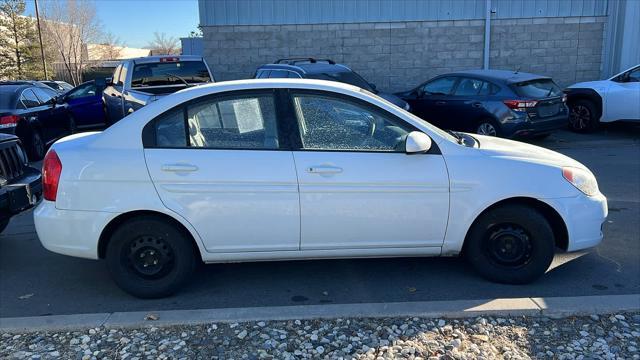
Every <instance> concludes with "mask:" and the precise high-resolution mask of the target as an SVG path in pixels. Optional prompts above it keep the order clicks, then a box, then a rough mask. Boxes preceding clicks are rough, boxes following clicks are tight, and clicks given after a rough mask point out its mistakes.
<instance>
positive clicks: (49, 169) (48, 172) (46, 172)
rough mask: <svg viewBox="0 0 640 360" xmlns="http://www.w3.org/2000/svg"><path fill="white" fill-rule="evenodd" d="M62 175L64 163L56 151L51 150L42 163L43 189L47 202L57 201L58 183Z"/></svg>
mask: <svg viewBox="0 0 640 360" xmlns="http://www.w3.org/2000/svg"><path fill="white" fill-rule="evenodd" d="M61 173H62V163H61V162H60V158H59V157H58V154H56V152H55V150H51V151H49V152H48V153H47V155H46V156H45V157H44V162H43V163H42V187H43V191H42V192H43V194H44V198H45V200H49V201H56V197H57V195H58V183H59V181H60V174H61Z"/></svg>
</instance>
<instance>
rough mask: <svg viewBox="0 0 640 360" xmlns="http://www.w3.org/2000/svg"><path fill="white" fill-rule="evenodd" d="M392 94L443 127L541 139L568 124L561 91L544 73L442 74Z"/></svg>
mask: <svg viewBox="0 0 640 360" xmlns="http://www.w3.org/2000/svg"><path fill="white" fill-rule="evenodd" d="M396 95H397V96H399V97H400V98H402V99H404V100H406V101H407V102H408V103H409V105H410V106H411V112H412V113H414V114H415V115H417V116H419V117H421V118H423V119H425V120H427V121H429V122H430V123H432V124H434V125H436V126H438V127H440V128H442V129H447V130H455V131H465V132H471V133H478V134H481V135H491V136H500V137H506V138H523V137H530V138H542V137H545V136H547V135H549V134H550V133H551V132H553V131H555V130H557V129H562V128H566V127H567V125H568V124H569V111H568V109H567V106H566V96H565V95H564V93H563V92H562V90H561V89H560V88H559V87H558V86H557V85H556V84H555V83H554V82H553V80H552V79H551V78H549V77H546V76H540V75H535V74H529V73H524V72H517V71H506V70H469V71H460V72H455V73H449V74H443V75H440V76H437V77H435V78H433V79H431V80H429V81H427V82H425V83H423V84H422V85H420V86H418V87H417V88H415V89H412V90H409V91H405V92H401V93H396Z"/></svg>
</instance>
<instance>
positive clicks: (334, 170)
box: [307, 165, 342, 174]
mask: <svg viewBox="0 0 640 360" xmlns="http://www.w3.org/2000/svg"><path fill="white" fill-rule="evenodd" d="M307 172H308V173H310V174H339V173H341V172H342V168H341V167H337V166H327V165H321V166H311V167H308V168H307Z"/></svg>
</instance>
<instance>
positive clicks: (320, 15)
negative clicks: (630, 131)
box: [198, 0, 636, 26]
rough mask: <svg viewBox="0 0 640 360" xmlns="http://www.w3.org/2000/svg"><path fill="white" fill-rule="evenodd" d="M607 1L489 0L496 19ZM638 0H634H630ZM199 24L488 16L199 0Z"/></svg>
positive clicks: (568, 12)
mask: <svg viewBox="0 0 640 360" xmlns="http://www.w3.org/2000/svg"><path fill="white" fill-rule="evenodd" d="M609 1H614V2H616V1H620V0H491V2H490V5H491V10H492V13H493V18H495V19H515V18H533V17H566V16H602V15H606V14H607V5H608V2H609ZM631 1H636V0H631ZM198 3H199V11H200V24H201V25H203V26H216V25H275V24H280V25H283V24H335V23H362V22H395V21H428V20H474V19H484V17H485V8H486V6H487V0H199V2H198Z"/></svg>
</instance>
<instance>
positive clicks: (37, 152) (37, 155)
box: [27, 130, 47, 161]
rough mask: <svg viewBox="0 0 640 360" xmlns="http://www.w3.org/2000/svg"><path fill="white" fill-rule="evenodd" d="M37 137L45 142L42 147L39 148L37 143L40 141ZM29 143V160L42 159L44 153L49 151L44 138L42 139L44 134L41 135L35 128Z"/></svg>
mask: <svg viewBox="0 0 640 360" xmlns="http://www.w3.org/2000/svg"><path fill="white" fill-rule="evenodd" d="M37 138H38V139H39V141H40V142H41V143H42V144H43V146H42V149H37V148H36V146H35V143H36V142H37V141H38V140H37ZM28 144H29V145H28V146H27V155H28V157H29V161H38V160H42V158H43V157H44V155H45V154H46V153H47V146H46V144H45V143H44V140H42V135H40V133H39V132H38V131H37V130H33V131H32V132H31V136H30V137H29V140H28Z"/></svg>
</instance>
